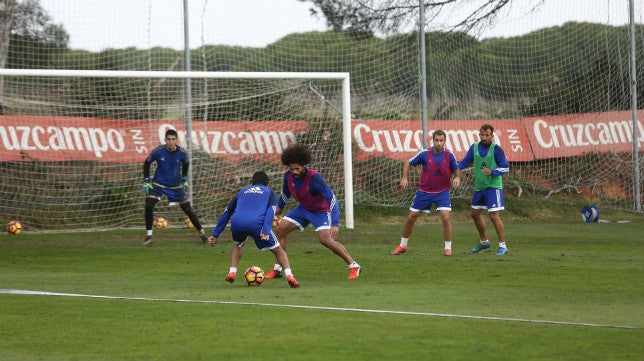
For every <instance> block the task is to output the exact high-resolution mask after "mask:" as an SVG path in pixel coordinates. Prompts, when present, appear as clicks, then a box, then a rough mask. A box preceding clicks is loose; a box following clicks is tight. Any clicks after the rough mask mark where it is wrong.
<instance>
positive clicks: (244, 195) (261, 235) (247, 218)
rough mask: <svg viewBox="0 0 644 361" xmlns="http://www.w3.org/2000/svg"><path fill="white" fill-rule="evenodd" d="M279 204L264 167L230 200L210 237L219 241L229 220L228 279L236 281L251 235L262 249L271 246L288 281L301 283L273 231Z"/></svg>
mask: <svg viewBox="0 0 644 361" xmlns="http://www.w3.org/2000/svg"><path fill="white" fill-rule="evenodd" d="M276 206H277V195H276V194H275V192H273V190H272V189H270V188H268V175H266V173H265V172H263V171H258V172H255V174H253V179H252V184H251V185H249V186H246V187H243V188H242V189H241V190H240V191H239V192H238V193H237V194H236V195H235V196H234V197H233V199H231V200H230V202H229V203H228V206H227V207H226V209H225V210H224V212H223V213H222V214H221V217H219V221H218V222H217V225H216V226H215V229H213V231H212V235H211V236H210V238H209V240H208V242H209V243H210V244H211V245H214V244H216V243H217V240H218V238H219V237H220V236H221V234H222V233H223V232H224V229H225V228H226V225H227V224H228V222H229V221H230V231H231V232H232V234H233V242H234V244H233V249H232V251H231V253H230V270H229V271H228V275H227V276H226V281H228V282H231V283H232V282H235V276H236V275H237V264H238V263H239V260H240V259H241V256H242V247H244V244H245V243H246V240H247V239H248V237H251V238H252V239H253V240H254V241H255V245H256V246H257V248H258V249H259V250H260V251H264V250H267V249H270V250H271V252H273V254H274V255H275V259H276V260H277V262H278V263H279V264H280V266H281V267H283V269H284V273H285V274H286V281H287V282H288V284H289V285H290V286H291V287H292V288H298V287H299V286H300V285H299V283H298V282H297V280H296V279H295V277H294V276H293V273H292V272H291V266H290V265H289V261H288V256H287V255H286V252H285V251H284V249H283V248H282V247H281V246H280V243H279V242H278V240H277V238H275V235H274V234H273V230H272V227H273V217H274V216H275V208H276Z"/></svg>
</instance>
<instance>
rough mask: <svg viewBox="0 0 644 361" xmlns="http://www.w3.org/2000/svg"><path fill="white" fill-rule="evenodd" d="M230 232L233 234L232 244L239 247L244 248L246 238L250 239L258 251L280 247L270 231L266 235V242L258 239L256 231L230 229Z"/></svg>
mask: <svg viewBox="0 0 644 361" xmlns="http://www.w3.org/2000/svg"><path fill="white" fill-rule="evenodd" d="M230 230H231V232H232V234H233V242H235V244H236V245H238V246H240V247H243V246H244V244H245V243H246V240H247V239H248V237H250V238H252V239H253V241H255V245H256V246H257V249H259V250H260V251H265V250H267V249H273V248H276V247H279V245H280V243H279V241H278V240H277V237H275V234H274V233H273V231H271V233H270V234H269V235H268V240H266V241H265V240H263V239H261V238H260V236H259V232H258V231H249V230H244V229H242V230H239V229H233V228H232V227H231V229H230Z"/></svg>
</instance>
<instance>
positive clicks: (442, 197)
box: [409, 189, 452, 213]
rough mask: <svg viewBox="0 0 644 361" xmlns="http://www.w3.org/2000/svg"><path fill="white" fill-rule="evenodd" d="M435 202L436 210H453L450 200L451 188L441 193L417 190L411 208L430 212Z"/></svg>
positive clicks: (414, 210)
mask: <svg viewBox="0 0 644 361" xmlns="http://www.w3.org/2000/svg"><path fill="white" fill-rule="evenodd" d="M434 203H436V211H451V210H452V202H451V201H450V196H449V189H448V190H444V191H442V192H440V193H426V192H423V191H420V190H417V191H416V195H415V196H414V201H413V202H412V203H411V206H410V207H409V210H410V211H412V212H425V213H429V211H430V210H431V208H432V205H433V204H434Z"/></svg>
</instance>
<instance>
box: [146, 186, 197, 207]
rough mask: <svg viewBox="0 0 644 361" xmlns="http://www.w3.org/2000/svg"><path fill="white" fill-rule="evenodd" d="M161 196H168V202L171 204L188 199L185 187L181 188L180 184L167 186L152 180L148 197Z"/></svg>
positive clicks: (159, 198) (159, 197) (157, 197)
mask: <svg viewBox="0 0 644 361" xmlns="http://www.w3.org/2000/svg"><path fill="white" fill-rule="evenodd" d="M163 196H166V197H168V203H170V204H171V205H172V204H179V203H183V202H184V201H185V200H186V199H188V196H187V195H186V191H185V189H183V186H182V185H178V186H175V187H171V188H168V187H164V186H162V185H160V184H158V183H154V182H153V183H152V189H151V190H150V193H148V197H154V198H156V199H158V200H161V198H162V197H163Z"/></svg>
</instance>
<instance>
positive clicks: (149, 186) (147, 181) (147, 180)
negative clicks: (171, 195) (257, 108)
mask: <svg viewBox="0 0 644 361" xmlns="http://www.w3.org/2000/svg"><path fill="white" fill-rule="evenodd" d="M152 188H153V187H152V183H150V178H145V179H143V187H141V193H143V194H145V195H146V196H147V195H148V193H150V191H151V190H152Z"/></svg>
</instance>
